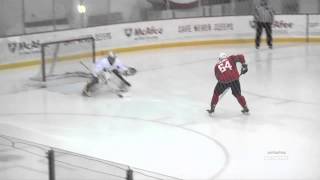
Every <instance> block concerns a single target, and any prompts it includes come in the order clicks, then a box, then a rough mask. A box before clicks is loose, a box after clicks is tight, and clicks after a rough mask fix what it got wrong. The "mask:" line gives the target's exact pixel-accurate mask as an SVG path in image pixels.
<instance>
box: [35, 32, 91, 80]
mask: <svg viewBox="0 0 320 180" xmlns="http://www.w3.org/2000/svg"><path fill="white" fill-rule="evenodd" d="M95 46H96V45H95V39H94V38H93V37H92V36H89V37H82V38H74V39H66V40H59V41H51V42H44V43H41V66H40V73H39V75H38V77H37V78H33V79H34V80H39V81H43V82H46V81H48V80H49V79H62V78H67V77H83V76H85V75H86V74H87V75H88V74H89V72H85V71H84V69H83V68H81V66H80V63H77V65H75V64H74V63H73V64H72V63H68V64H64V63H63V62H73V61H77V60H78V61H81V60H90V61H92V62H93V63H95V60H96V59H95V58H96V47H95Z"/></svg>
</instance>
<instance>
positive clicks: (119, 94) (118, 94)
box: [80, 61, 131, 98]
mask: <svg viewBox="0 0 320 180" xmlns="http://www.w3.org/2000/svg"><path fill="white" fill-rule="evenodd" d="M80 64H81V65H82V66H83V67H84V68H86V69H87V70H88V72H89V73H90V75H91V76H93V77H94V74H93V73H92V71H91V69H90V68H89V67H88V66H87V65H86V64H85V63H84V62H82V61H80ZM114 74H115V73H114ZM130 86H131V84H130ZM111 92H112V93H114V94H116V95H117V96H118V97H119V98H123V95H122V94H121V93H120V92H118V91H116V90H114V89H112V90H111Z"/></svg>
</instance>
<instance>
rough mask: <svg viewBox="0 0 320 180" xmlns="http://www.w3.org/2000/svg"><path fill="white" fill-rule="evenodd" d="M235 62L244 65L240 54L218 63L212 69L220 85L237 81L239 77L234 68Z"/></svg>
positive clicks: (235, 67)
mask: <svg viewBox="0 0 320 180" xmlns="http://www.w3.org/2000/svg"><path fill="white" fill-rule="evenodd" d="M237 62H240V63H241V64H243V63H245V59H244V56H243V55H242V54H239V55H232V56H229V57H227V58H226V59H223V60H221V61H219V62H218V63H217V64H216V66H215V68H214V72H215V75H216V78H217V80H218V81H219V82H222V83H229V82H231V81H234V80H237V79H239V77H240V75H239V72H238V69H237V66H236V63H237Z"/></svg>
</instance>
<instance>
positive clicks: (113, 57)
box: [107, 51, 116, 65]
mask: <svg viewBox="0 0 320 180" xmlns="http://www.w3.org/2000/svg"><path fill="white" fill-rule="evenodd" d="M107 58H108V61H109V63H110V64H111V65H113V64H114V62H115V61H116V56H115V54H114V53H113V52H112V51H110V52H109V54H108V57H107Z"/></svg>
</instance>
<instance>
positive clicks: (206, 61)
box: [0, 44, 320, 179]
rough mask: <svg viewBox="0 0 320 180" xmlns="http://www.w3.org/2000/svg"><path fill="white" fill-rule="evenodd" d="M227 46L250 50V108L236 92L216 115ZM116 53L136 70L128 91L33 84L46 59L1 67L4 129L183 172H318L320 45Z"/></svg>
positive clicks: (284, 175)
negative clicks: (219, 65) (87, 91)
mask: <svg viewBox="0 0 320 180" xmlns="http://www.w3.org/2000/svg"><path fill="white" fill-rule="evenodd" d="M220 52H226V53H227V54H238V53H242V54H244V56H245V57H246V60H247V62H248V67H249V71H248V73H247V74H245V75H244V76H242V77H241V79H240V81H241V86H242V93H243V95H244V96H245V97H246V100H247V103H248V106H249V109H250V114H249V115H243V114H241V112H240V110H241V107H240V105H239V104H238V102H237V101H236V99H235V98H234V97H233V96H232V94H231V92H228V93H227V94H226V95H225V96H223V97H222V98H221V99H220V101H219V103H218V105H217V108H216V112H215V113H214V115H213V116H212V117H210V116H208V114H207V113H206V111H205V110H206V109H207V108H209V104H210V100H211V96H212V91H213V88H214V85H215V83H216V79H215V77H214V73H213V66H214V64H215V62H216V57H217V56H218V54H219V53H220ZM118 56H119V57H121V58H122V60H123V61H124V62H125V63H126V64H128V65H131V66H134V67H135V68H136V69H137V70H138V73H137V74H136V75H135V76H131V77H128V80H129V81H130V82H131V83H132V85H133V86H132V88H131V89H130V92H129V96H128V97H124V98H122V99H121V98H118V97H117V96H115V95H114V94H112V93H110V92H99V93H98V94H96V96H94V97H92V98H86V97H83V96H81V89H82V87H83V86H84V84H85V82H86V80H83V81H78V82H75V83H71V84H70V83H61V84H56V85H52V86H49V87H47V88H35V87H34V86H30V84H29V83H30V82H29V80H28V79H29V77H31V76H33V75H34V74H35V73H36V72H37V71H38V67H28V68H20V69H15V70H5V71H1V72H0V82H1V87H0V134H2V135H7V136H12V137H17V138H20V139H24V140H29V141H32V142H36V143H40V144H44V145H48V146H53V147H57V148H61V149H64V150H68V151H72V152H76V153H80V154H84V155H88V156H92V157H96V158H101V159H106V160H110V161H114V162H119V163H123V164H128V165H131V166H133V167H137V168H141V169H145V170H149V171H154V172H158V173H162V174H166V175H169V176H173V177H177V178H182V179H320V141H319V138H320V93H319V88H320V84H319V83H320V61H319V57H320V45H319V44H294V45H292V44H291V45H290V44H280V45H277V44H275V47H274V49H273V50H269V49H267V48H264V47H262V48H261V49H260V50H256V49H254V47H253V46H251V45H230V46H197V47H183V48H170V49H157V50H149V51H140V52H130V53H121V54H118ZM28 84H29V85H28ZM0 155H1V152H0ZM8 171H9V170H8ZM12 172H14V171H12ZM7 173H8V172H7ZM3 176H4V177H5V176H6V175H3V174H2V175H1V171H0V177H3ZM0 179H2V178H0Z"/></svg>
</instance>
